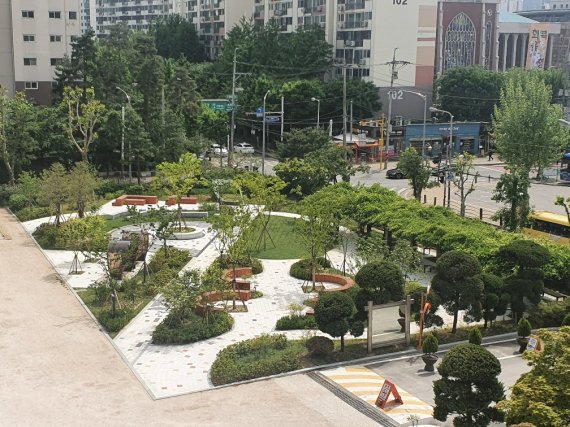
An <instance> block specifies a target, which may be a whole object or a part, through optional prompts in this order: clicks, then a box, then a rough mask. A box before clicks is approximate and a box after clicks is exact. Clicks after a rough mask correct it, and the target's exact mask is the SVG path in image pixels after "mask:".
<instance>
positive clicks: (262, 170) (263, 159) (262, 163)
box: [261, 90, 271, 175]
mask: <svg viewBox="0 0 570 427" xmlns="http://www.w3.org/2000/svg"><path fill="white" fill-rule="evenodd" d="M270 92H271V91H270V90H268V91H267V92H266V93H265V95H264V96H263V137H262V142H261V174H262V175H265V103H266V101H267V95H269V93H270Z"/></svg>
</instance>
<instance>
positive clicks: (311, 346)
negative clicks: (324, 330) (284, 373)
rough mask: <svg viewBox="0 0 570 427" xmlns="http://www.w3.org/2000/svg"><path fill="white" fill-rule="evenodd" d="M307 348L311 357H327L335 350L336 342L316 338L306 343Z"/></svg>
mask: <svg viewBox="0 0 570 427" xmlns="http://www.w3.org/2000/svg"><path fill="white" fill-rule="evenodd" d="M305 347H307V350H308V351H309V354H310V355H311V356H317V357H326V356H329V355H330V354H331V353H332V352H333V350H334V342H333V340H331V339H330V338H327V337H321V336H315V337H311V338H309V339H308V340H307V341H306V342H305Z"/></svg>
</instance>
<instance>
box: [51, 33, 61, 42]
mask: <svg viewBox="0 0 570 427" xmlns="http://www.w3.org/2000/svg"><path fill="white" fill-rule="evenodd" d="M49 41H50V42H52V43H59V42H61V36H59V35H57V36H54V35H51V36H49Z"/></svg>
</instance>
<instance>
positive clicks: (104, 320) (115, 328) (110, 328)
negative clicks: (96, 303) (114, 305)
mask: <svg viewBox="0 0 570 427" xmlns="http://www.w3.org/2000/svg"><path fill="white" fill-rule="evenodd" d="M132 317H133V316H132V310H131V309H129V308H118V309H116V310H115V317H113V316H112V315H111V310H109V311H107V310H103V311H101V312H100V313H99V315H98V316H97V320H99V323H101V325H103V327H104V328H105V330H106V331H107V332H109V333H115V332H119V331H120V330H121V329H123V328H124V327H125V326H126V325H127V323H129V321H130V320H131V318H132Z"/></svg>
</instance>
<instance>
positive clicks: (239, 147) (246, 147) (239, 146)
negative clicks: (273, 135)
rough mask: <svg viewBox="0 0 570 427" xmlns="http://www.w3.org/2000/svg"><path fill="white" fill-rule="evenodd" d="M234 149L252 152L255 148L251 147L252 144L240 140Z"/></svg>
mask: <svg viewBox="0 0 570 427" xmlns="http://www.w3.org/2000/svg"><path fill="white" fill-rule="evenodd" d="M234 151H235V152H236V153H242V154H253V153H254V152H255V150H254V149H253V145H251V144H248V143H247V142H240V143H239V144H236V145H235V146H234Z"/></svg>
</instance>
